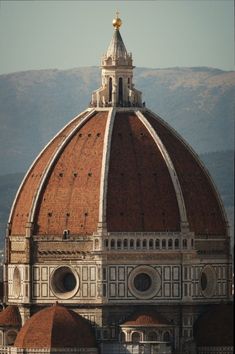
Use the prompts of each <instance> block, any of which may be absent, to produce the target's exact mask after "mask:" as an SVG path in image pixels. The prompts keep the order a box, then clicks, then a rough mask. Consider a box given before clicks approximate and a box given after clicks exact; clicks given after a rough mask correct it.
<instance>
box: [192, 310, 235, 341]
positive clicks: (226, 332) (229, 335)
mask: <svg viewBox="0 0 235 354" xmlns="http://www.w3.org/2000/svg"><path fill="white" fill-rule="evenodd" d="M233 333H234V331H233V305H232V304H220V305H215V306H213V307H212V308H210V310H209V311H208V312H206V313H205V314H203V315H202V316H201V317H199V319H198V320H197V321H196V323H195V326H194V335H195V339H196V343H197V345H198V346H213V347H216V346H233Z"/></svg>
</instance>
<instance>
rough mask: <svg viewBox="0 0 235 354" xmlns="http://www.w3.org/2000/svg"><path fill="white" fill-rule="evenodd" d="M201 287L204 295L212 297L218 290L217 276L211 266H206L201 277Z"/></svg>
mask: <svg viewBox="0 0 235 354" xmlns="http://www.w3.org/2000/svg"><path fill="white" fill-rule="evenodd" d="M200 287H201V292H202V295H203V296H205V297H207V298H208V297H212V296H213V295H214V293H215V289H216V274H215V271H214V269H213V268H212V267H211V266H210V265H206V266H205V267H204V268H203V269H202V272H201V275H200Z"/></svg>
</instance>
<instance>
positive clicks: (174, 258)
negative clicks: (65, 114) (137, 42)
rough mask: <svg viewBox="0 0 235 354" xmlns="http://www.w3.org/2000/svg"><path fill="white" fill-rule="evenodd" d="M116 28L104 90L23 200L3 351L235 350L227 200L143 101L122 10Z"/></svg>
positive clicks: (47, 151)
mask: <svg viewBox="0 0 235 354" xmlns="http://www.w3.org/2000/svg"><path fill="white" fill-rule="evenodd" d="M113 26H114V28H115V29H114V34H113V38H112V40H111V43H110V45H109V47H108V50H107V53H106V55H105V56H104V57H103V58H102V63H101V65H102V86H101V88H99V89H98V90H96V91H95V92H94V93H93V94H92V99H91V104H90V107H89V108H87V109H86V110H85V111H84V112H82V113H80V114H79V115H78V116H77V117H75V118H74V119H73V120H72V121H70V122H69V123H68V124H67V125H66V126H65V127H64V128H63V129H62V130H61V131H60V132H59V133H58V134H57V135H56V136H55V137H54V138H53V139H52V140H51V141H50V142H49V144H48V145H47V146H46V147H45V148H44V149H43V150H42V152H41V153H40V154H39V156H38V157H37V158H36V160H35V161H34V162H33V164H32V166H31V167H30V169H29V171H28V172H27V174H26V176H25V178H24V180H23V182H22V184H21V186H20V188H19V191H18V192H17V195H16V197H15V201H14V203H13V205H12V209H11V213H10V217H9V223H8V229H7V237H6V249H5V265H4V299H3V304H4V306H5V309H4V310H3V311H2V312H1V313H0V343H1V346H2V347H1V348H2V349H0V353H52V352H53V353H87V354H92V353H94V354H95V353H98V352H99V353H101V354H116V353H133V354H135V353H136V354H137V353H138V354H141V353H142V354H147V353H152V354H154V353H162V354H163V353H184V354H186V353H192V354H193V353H200V354H208V353H210V354H212V353H216V354H219V353H223V354H225V353H226V354H227V353H232V312H231V304H232V297H231V282H232V270H231V256H230V246H229V245H230V242H229V241H230V239H229V232H228V224H227V219H226V215H225V212H224V208H223V205H222V203H221V200H220V197H219V195H218V193H217V190H216V188H215V186H214V184H213V182H212V180H211V178H210V176H209V174H208V172H207V170H206V168H205V167H204V166H203V165H202V163H201V161H199V158H198V156H197V155H196V154H195V153H194V152H193V151H192V149H191V148H190V147H189V146H188V144H187V143H186V142H185V141H184V140H183V139H182V138H181V137H180V136H179V135H178V133H176V132H175V131H174V130H173V129H172V128H171V127H170V126H169V125H168V124H167V123H166V122H165V121H164V120H162V119H161V118H160V117H159V116H158V115H156V114H155V113H153V112H151V111H150V110H149V109H148V108H147V107H145V104H144V103H143V102H142V97H141V92H140V91H138V90H137V89H135V87H134V84H133V69H134V66H133V63H132V56H131V54H129V53H128V52H127V50H126V48H125V45H124V43H123V40H122V37H121V34H120V31H119V28H120V26H121V20H120V18H119V17H118V16H117V17H116V18H115V19H114V21H113ZM57 302H59V304H58V303H57Z"/></svg>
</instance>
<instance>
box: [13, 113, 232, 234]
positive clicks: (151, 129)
mask: <svg viewBox="0 0 235 354" xmlns="http://www.w3.org/2000/svg"><path fill="white" fill-rule="evenodd" d="M101 224H103V225H105V226H107V231H108V232H165V231H176V232H177V231H180V230H181V229H182V225H184V224H186V225H189V230H190V231H192V232H195V234H196V235H207V236H214V235H226V234H227V229H226V220H225V215H224V212H223V208H222V205H221V203H220V200H219V197H218V194H217V192H216V190H215V187H214V185H213V183H212V181H211V179H210V177H209V176H208V173H207V171H206V170H205V168H204V167H203V166H202V165H201V163H200V162H199V159H198V158H197V156H196V155H195V154H194V153H193V152H192V150H191V149H190V148H189V147H188V145H186V143H185V142H184V141H183V140H182V139H181V138H180V137H179V135H178V134H177V133H176V132H175V131H174V130H173V129H171V128H170V127H169V126H168V125H167V124H166V123H165V122H164V121H163V120H162V119H161V118H160V117H158V116H156V115H154V114H153V113H152V112H151V111H149V110H147V109H140V110H139V111H137V110H136V109H135V110H134V109H133V110H131V109H130V110H128V109H121V108H120V109H118V108H116V109H113V110H112V109H111V108H103V109H102V108H99V109H97V110H96V109H93V110H92V109H88V110H87V111H86V112H84V113H82V114H81V115H79V116H78V117H76V118H75V119H74V120H72V121H71V122H70V123H69V124H68V125H67V126H66V127H65V128H63V129H62V130H61V131H60V132H59V133H58V134H57V135H56V136H55V138H54V139H52V141H51V142H50V143H49V144H48V145H47V146H46V147H45V149H44V150H43V151H42V152H41V154H40V155H39V156H38V158H37V159H36V160H35V161H34V163H33V165H32V167H31V168H30V169H29V171H28V173H27V175H26V177H25V179H24V181H23V183H22V185H21V187H20V189H19V191H18V194H17V196H16V199H15V202H14V204H13V207H12V210H11V214H10V219H9V232H10V235H11V236H14V235H15V236H17V235H25V234H26V227H27V226H28V225H32V234H33V235H62V234H63V230H67V229H68V230H70V234H74V235H92V234H93V233H95V232H96V231H97V228H98V226H100V225H101Z"/></svg>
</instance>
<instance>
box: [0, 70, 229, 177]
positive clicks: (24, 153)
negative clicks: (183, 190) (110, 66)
mask: <svg viewBox="0 0 235 354" xmlns="http://www.w3.org/2000/svg"><path fill="white" fill-rule="evenodd" d="M134 81H135V83H136V85H135V86H136V88H138V89H140V90H141V91H142V92H143V96H144V101H145V102H146V106H147V107H148V108H150V109H152V110H153V111H155V112H156V113H158V114H159V115H160V116H161V117H162V118H163V119H165V120H166V121H167V122H168V123H169V124H170V125H171V126H173V127H174V128H175V129H176V130H177V131H178V132H179V133H180V134H181V135H182V136H183V137H184V138H185V139H186V140H187V141H188V142H189V144H190V145H191V146H192V147H193V148H194V149H195V150H196V152H197V153H200V154H201V153H206V152H213V151H223V150H231V149H233V148H234V97H235V72H234V71H222V70H219V69H213V68H203V67H200V68H170V69H146V68H138V69H135V78H134ZM99 86H100V70H99V68H97V67H86V68H76V69H71V70H66V71H63V70H56V69H55V70H53V69H51V70H34V71H25V72H18V73H13V74H7V75H1V76H0V126H1V129H0V166H1V169H0V174H2V175H3V174H8V173H17V172H22V171H25V170H26V169H27V168H28V167H29V165H30V164H31V162H32V161H33V159H34V158H35V157H36V155H37V154H38V153H39V152H40V150H41V149H42V147H43V146H44V145H45V144H47V143H48V141H49V140H50V139H51V138H52V137H53V136H54V134H55V133H56V132H57V131H58V130H59V129H60V128H62V127H63V126H64V125H65V124H66V123H67V122H68V121H69V120H70V119H72V118H73V117H74V116H75V115H77V114H78V113H80V112H81V111H82V110H83V109H84V108H86V107H87V106H88V105H89V101H90V97H91V92H92V91H93V90H95V89H96V88H98V87H99Z"/></svg>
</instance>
